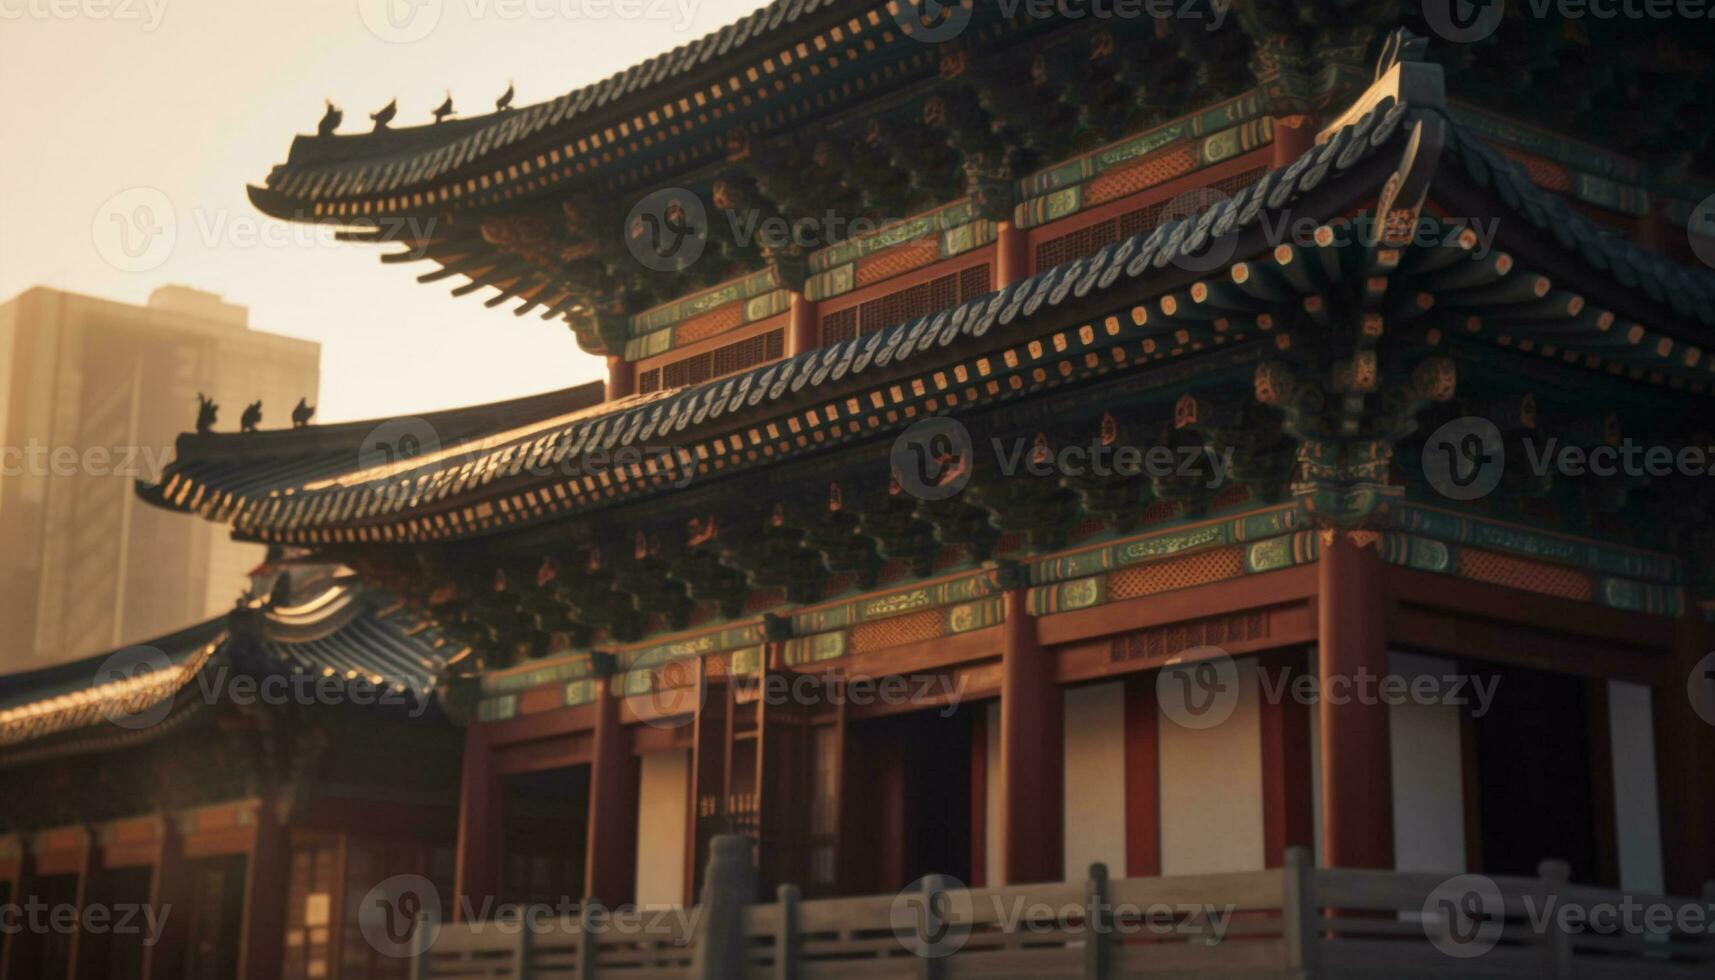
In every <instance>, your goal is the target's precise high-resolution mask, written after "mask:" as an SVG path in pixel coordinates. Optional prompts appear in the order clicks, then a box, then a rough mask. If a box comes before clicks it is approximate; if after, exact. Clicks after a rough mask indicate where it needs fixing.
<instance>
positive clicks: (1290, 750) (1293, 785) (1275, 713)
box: [1258, 653, 1316, 868]
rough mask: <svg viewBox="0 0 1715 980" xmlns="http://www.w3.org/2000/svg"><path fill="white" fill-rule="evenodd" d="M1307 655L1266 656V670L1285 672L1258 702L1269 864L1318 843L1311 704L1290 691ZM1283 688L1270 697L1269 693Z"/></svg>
mask: <svg viewBox="0 0 1715 980" xmlns="http://www.w3.org/2000/svg"><path fill="white" fill-rule="evenodd" d="M1302 659H1303V658H1302V656H1301V655H1300V654H1296V653H1295V654H1290V655H1287V656H1275V657H1265V658H1263V661H1262V665H1261V666H1262V669H1264V670H1267V671H1269V672H1270V673H1276V672H1281V673H1280V675H1279V680H1278V681H1277V682H1275V683H1272V684H1268V685H1264V686H1263V691H1264V696H1263V697H1262V698H1261V699H1260V700H1259V702H1258V706H1259V709H1260V712H1261V715H1262V718H1261V722H1262V724H1261V725H1260V729H1261V732H1262V816H1263V834H1262V853H1263V864H1264V865H1265V866H1266V867H1270V868H1280V867H1285V866H1286V851H1287V849H1288V848H1291V847H1303V848H1307V849H1309V850H1310V851H1311V852H1312V853H1314V852H1315V848H1316V831H1315V827H1314V825H1313V820H1314V812H1313V811H1314V808H1313V807H1312V806H1311V799H1310V793H1311V786H1310V771H1311V770H1310V706H1309V705H1308V704H1305V703H1304V702H1303V701H1302V700H1300V699H1298V698H1295V697H1293V696H1292V695H1291V693H1290V692H1291V690H1292V682H1293V679H1294V678H1295V677H1296V676H1297V674H1299V673H1300V672H1302V671H1303V669H1304V668H1303V664H1302ZM1271 690H1278V691H1280V692H1281V697H1279V698H1278V699H1271V698H1269V697H1268V696H1267V694H1266V692H1268V691H1271Z"/></svg>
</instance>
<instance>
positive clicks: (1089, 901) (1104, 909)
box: [1084, 862, 1113, 980]
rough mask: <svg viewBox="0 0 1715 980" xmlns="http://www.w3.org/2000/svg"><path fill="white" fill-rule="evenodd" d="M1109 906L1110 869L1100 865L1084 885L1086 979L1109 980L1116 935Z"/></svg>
mask: <svg viewBox="0 0 1715 980" xmlns="http://www.w3.org/2000/svg"><path fill="white" fill-rule="evenodd" d="M1108 903H1109V896H1108V866H1107V865H1105V864H1102V863H1100V862H1097V863H1095V864H1092V865H1090V880H1089V881H1088V882H1087V883H1086V884H1085V885H1084V980H1107V976H1108V960H1109V958H1110V956H1111V951H1110V950H1109V949H1108V943H1109V942H1110V941H1111V939H1112V934H1113V928H1112V922H1111V919H1112V918H1113V916H1112V915H1111V911H1112V910H1111V909H1110V908H1109V904H1108Z"/></svg>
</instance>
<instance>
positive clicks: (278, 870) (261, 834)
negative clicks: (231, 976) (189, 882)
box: [238, 795, 292, 980]
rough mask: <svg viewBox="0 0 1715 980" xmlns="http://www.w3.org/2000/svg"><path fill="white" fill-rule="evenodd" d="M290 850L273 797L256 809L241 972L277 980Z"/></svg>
mask: <svg viewBox="0 0 1715 980" xmlns="http://www.w3.org/2000/svg"><path fill="white" fill-rule="evenodd" d="M291 866H292V862H291V848H290V847H288V846H287V839H286V827H285V825H284V824H283V823H281V822H280V816H279V808H278V807H277V806H276V805H275V803H274V798H273V797H272V796H271V795H266V796H263V797H262V801H261V803H260V804H259V805H258V806H257V808H256V838H255V843H254V844H252V845H251V848H250V860H249V862H248V864H247V865H246V868H245V873H244V920H243V923H244V924H243V931H242V932H241V933H240V937H239V943H238V975H239V976H241V977H244V978H245V980H277V978H278V977H279V976H280V956H281V952H282V950H283V949H284V945H285V939H286V891H287V888H288V886H289V878H290V873H291Z"/></svg>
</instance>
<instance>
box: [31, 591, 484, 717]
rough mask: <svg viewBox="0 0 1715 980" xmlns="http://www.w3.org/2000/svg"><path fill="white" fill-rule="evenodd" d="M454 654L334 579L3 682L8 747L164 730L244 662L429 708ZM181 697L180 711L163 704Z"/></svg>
mask: <svg viewBox="0 0 1715 980" xmlns="http://www.w3.org/2000/svg"><path fill="white" fill-rule="evenodd" d="M258 652H259V653H260V657H259V658H258V656H257V653H258ZM455 652H456V650H455V649H454V648H452V647H451V646H450V645H449V643H448V641H446V640H445V639H444V638H442V637H441V635H440V633H439V631H438V630H436V629H434V628H432V626H431V624H429V623H428V622H427V621H426V620H424V619H422V618H420V617H418V616H416V615H415V614H413V613H411V612H409V611H407V610H404V609H401V608H399V607H398V604H397V603H395V602H394V601H393V600H391V599H390V598H388V597H386V596H384V595H381V594H379V593H376V592H374V591H371V590H368V589H364V588H361V587H359V586H356V585H353V584H351V583H350V582H349V581H345V580H332V581H327V582H324V583H322V584H321V586H320V587H319V589H318V591H316V592H315V594H314V595H312V596H310V597H309V598H307V599H305V600H303V601H301V602H300V603H299V604H298V605H296V606H292V607H281V608H276V607H273V606H270V605H268V604H266V603H262V602H251V603H247V604H244V605H241V606H240V607H239V608H238V609H237V610H235V611H234V612H232V613H229V614H227V615H223V616H218V617H215V618H214V619H210V620H208V621H206V622H203V623H198V624H197V625H195V626H191V627H189V628H187V629H184V630H181V631H179V632H177V633H173V634H171V635H169V636H164V637H160V638H158V639H155V640H152V641H149V642H146V643H139V644H133V645H131V646H128V647H125V648H122V649H120V650H116V651H109V652H106V653H100V654H96V655H95V656H93V657H86V658H84V659H81V660H77V661H73V662H71V663H67V664H61V665H58V666H54V667H49V668H45V669H43V670H37V671H31V672H28V673H21V674H11V675H7V676H4V677H0V745H15V744H19V743H23V742H30V741H35V740H38V739H43V738H46V737H49V736H52V735H59V734H64V733H71V732H77V731H80V730H84V729H90V728H92V727H95V726H99V725H101V724H102V723H103V722H105V721H108V720H114V719H120V718H123V719H125V723H124V724H123V725H122V727H123V728H125V729H127V730H129V729H135V728H139V727H142V728H149V729H159V728H163V726H165V725H166V724H167V723H169V722H170V721H171V720H172V718H173V717H176V716H177V715H179V714H182V713H183V712H184V711H186V710H189V709H192V708H195V707H198V706H200V705H201V702H202V701H204V700H213V699H207V698H202V697H198V696H197V695H196V693H195V692H193V691H192V688H193V687H194V686H195V685H196V684H197V683H198V678H199V676H201V675H203V674H204V673H205V672H207V671H209V670H211V669H213V668H214V667H215V666H216V665H219V664H230V663H232V662H233V661H235V660H237V661H241V662H242V663H244V664H245V665H246V666H247V667H249V668H251V669H259V670H260V671H262V672H264V673H267V674H274V675H279V676H285V675H307V676H312V677H314V676H326V677H335V678H341V679H343V680H345V681H352V682H362V683H364V684H366V685H369V686H370V687H371V688H373V689H375V690H389V691H393V692H396V693H407V692H408V693H409V694H411V695H412V696H413V697H414V698H415V699H417V702H416V703H419V704H420V703H423V699H426V698H428V697H429V696H430V695H431V692H432V691H433V689H434V684H435V681H436V680H437V678H438V677H439V676H440V673H441V670H442V668H444V667H445V666H446V664H447V661H448V660H449V659H451V656H452V655H453V654H454V653H455ZM175 698H176V699H177V702H176V703H175V704H174V705H172V706H170V707H168V708H165V709H163V708H161V707H160V706H161V705H162V702H165V701H168V700H169V699H175ZM352 702H353V703H361V702H360V701H359V700H358V699H357V698H353V699H352ZM151 709H153V711H159V712H160V714H161V718H160V719H159V721H158V722H157V723H155V724H153V725H148V724H143V725H138V724H131V723H130V722H131V720H132V719H135V718H137V717H139V716H145V715H148V714H151V713H152V710H151Z"/></svg>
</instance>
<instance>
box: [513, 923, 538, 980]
mask: <svg viewBox="0 0 1715 980" xmlns="http://www.w3.org/2000/svg"><path fill="white" fill-rule="evenodd" d="M534 939H535V937H534V936H532V935H531V934H530V910H529V909H528V908H526V907H523V906H520V907H519V909H518V941H517V942H516V943H514V944H513V947H512V955H513V956H514V957H516V958H517V959H516V963H515V965H514V969H515V972H514V974H513V975H514V976H516V977H517V978H518V980H530V974H531V973H532V972H533V971H532V970H531V969H530V947H531V946H532V945H534Z"/></svg>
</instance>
